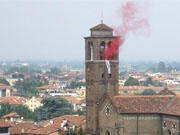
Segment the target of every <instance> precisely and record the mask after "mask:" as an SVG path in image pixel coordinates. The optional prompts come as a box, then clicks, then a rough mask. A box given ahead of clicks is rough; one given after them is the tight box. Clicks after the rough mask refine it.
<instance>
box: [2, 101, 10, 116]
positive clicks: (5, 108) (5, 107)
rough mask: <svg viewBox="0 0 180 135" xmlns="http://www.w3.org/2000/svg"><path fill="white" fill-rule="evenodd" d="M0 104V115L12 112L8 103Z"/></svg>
mask: <svg viewBox="0 0 180 135" xmlns="http://www.w3.org/2000/svg"><path fill="white" fill-rule="evenodd" d="M0 106H1V107H0V117H2V116H4V115H6V114H8V113H11V112H12V108H11V106H10V105H9V104H8V103H4V104H0Z"/></svg>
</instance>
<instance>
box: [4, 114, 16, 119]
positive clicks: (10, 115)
mask: <svg viewBox="0 0 180 135" xmlns="http://www.w3.org/2000/svg"><path fill="white" fill-rule="evenodd" d="M16 116H19V115H18V114H17V113H9V114H6V115H4V116H2V117H1V118H2V119H6V118H10V117H16Z"/></svg>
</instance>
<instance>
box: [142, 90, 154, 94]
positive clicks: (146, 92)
mask: <svg viewBox="0 0 180 135" xmlns="http://www.w3.org/2000/svg"><path fill="white" fill-rule="evenodd" d="M155 94H156V92H155V91H154V90H152V89H146V90H144V91H143V92H142V93H141V95H155Z"/></svg>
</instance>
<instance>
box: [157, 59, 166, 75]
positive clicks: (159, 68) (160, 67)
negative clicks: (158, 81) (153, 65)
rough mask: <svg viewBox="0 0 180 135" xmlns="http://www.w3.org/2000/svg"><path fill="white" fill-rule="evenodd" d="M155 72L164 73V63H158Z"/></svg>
mask: <svg viewBox="0 0 180 135" xmlns="http://www.w3.org/2000/svg"><path fill="white" fill-rule="evenodd" d="M157 71H158V72H166V66H165V63H164V62H162V61H161V62H159V64H158V68H157Z"/></svg>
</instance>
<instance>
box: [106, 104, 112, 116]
mask: <svg viewBox="0 0 180 135" xmlns="http://www.w3.org/2000/svg"><path fill="white" fill-rule="evenodd" d="M110 113H111V110H110V108H109V106H106V116H110Z"/></svg>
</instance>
